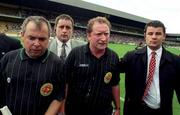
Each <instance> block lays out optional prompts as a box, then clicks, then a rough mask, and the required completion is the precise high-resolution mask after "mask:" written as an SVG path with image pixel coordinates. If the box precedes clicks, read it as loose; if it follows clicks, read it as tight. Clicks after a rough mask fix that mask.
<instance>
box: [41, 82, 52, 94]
mask: <svg viewBox="0 0 180 115" xmlns="http://www.w3.org/2000/svg"><path fill="white" fill-rule="evenodd" d="M52 91H53V85H52V84H51V83H45V84H43V85H42V86H41V89H40V93H41V95H42V96H49V95H50V94H51V93H52Z"/></svg>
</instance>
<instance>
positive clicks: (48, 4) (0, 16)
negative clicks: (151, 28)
mask: <svg viewBox="0 0 180 115" xmlns="http://www.w3.org/2000/svg"><path fill="white" fill-rule="evenodd" d="M38 4H43V5H41V6H39V5H38ZM62 13H66V14H69V15H71V16H72V17H73V18H74V20H75V31H74V36H73V38H76V39H80V40H83V41H86V31H85V30H86V24H87V21H88V20H89V19H90V18H92V17H95V16H105V17H107V18H108V19H109V20H110V21H111V24H112V31H111V39H110V42H111V43H124V44H127V43H129V44H135V45H137V44H139V43H141V42H142V43H143V44H144V39H143V28H144V26H145V24H146V23H147V22H148V21H149V20H148V19H144V18H142V17H137V16H134V15H130V14H127V13H124V12H120V11H116V10H113V9H109V8H105V7H102V6H97V5H94V4H93V5H91V4H90V5H89V3H88V7H87V3H84V2H82V1H76V2H74V1H73V0H68V1H65V2H64V1H63V0H59V1H58V0H31V1H25V0H20V1H19V0H1V1H0V32H5V33H7V34H11V35H15V36H17V35H18V33H19V31H20V25H21V23H22V21H23V20H24V19H25V18H26V17H27V16H30V15H40V16H44V17H45V18H47V19H48V20H49V21H50V22H51V24H52V26H53V25H54V20H55V17H56V16H58V15H60V14H62ZM53 36H54V34H53V33H52V38H53ZM165 44H166V45H170V46H180V35H178V34H176V35H174V34H168V35H167V41H166V43H165Z"/></svg>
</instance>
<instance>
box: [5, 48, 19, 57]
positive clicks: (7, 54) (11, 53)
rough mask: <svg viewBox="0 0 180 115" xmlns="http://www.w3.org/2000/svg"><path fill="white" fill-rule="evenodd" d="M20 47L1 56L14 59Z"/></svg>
mask: <svg viewBox="0 0 180 115" xmlns="http://www.w3.org/2000/svg"><path fill="white" fill-rule="evenodd" d="M20 52H21V49H16V50H11V51H9V52H7V53H6V54H5V55H4V56H3V57H2V58H12V59H14V58H15V57H16V56H17V55H20Z"/></svg>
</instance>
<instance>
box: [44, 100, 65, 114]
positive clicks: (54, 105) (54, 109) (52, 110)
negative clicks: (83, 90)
mask: <svg viewBox="0 0 180 115" xmlns="http://www.w3.org/2000/svg"><path fill="white" fill-rule="evenodd" d="M61 104H62V102H60V101H58V100H53V101H52V102H51V104H50V106H49V108H48V110H47V111H46V113H45V115H57V114H58V111H59V108H60V107H61Z"/></svg>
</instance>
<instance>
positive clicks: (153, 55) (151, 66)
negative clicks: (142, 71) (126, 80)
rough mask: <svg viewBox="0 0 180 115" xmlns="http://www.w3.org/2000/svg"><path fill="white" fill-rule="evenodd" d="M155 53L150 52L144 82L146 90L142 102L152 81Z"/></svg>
mask: <svg viewBox="0 0 180 115" xmlns="http://www.w3.org/2000/svg"><path fill="white" fill-rule="evenodd" d="M155 55H156V52H151V59H150V63H149V74H148V77H147V81H146V89H145V91H144V95H143V100H144V98H145V97H146V96H147V95H148V91H149V88H150V86H151V83H152V81H153V76H154V71H155V67H156V57H155Z"/></svg>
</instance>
